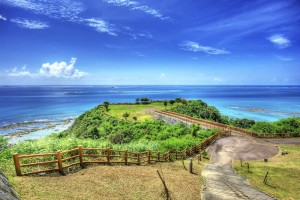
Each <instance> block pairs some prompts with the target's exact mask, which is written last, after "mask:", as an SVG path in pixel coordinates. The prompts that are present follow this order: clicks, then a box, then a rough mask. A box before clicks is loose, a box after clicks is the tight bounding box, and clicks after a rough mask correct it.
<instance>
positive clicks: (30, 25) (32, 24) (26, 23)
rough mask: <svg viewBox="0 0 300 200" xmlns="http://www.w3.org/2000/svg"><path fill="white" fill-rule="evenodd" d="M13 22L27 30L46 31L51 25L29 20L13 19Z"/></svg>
mask: <svg viewBox="0 0 300 200" xmlns="http://www.w3.org/2000/svg"><path fill="white" fill-rule="evenodd" d="M10 21H11V22H14V23H16V24H17V25H18V26H19V27H21V28H27V29H45V28H48V27H49V25H48V24H47V23H45V22H42V21H35V20H28V19H11V20H10Z"/></svg>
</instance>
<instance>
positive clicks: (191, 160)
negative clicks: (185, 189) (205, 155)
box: [189, 158, 193, 174]
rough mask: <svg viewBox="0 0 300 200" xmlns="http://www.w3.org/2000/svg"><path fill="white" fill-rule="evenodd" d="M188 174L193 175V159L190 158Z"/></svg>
mask: <svg viewBox="0 0 300 200" xmlns="http://www.w3.org/2000/svg"><path fill="white" fill-rule="evenodd" d="M189 169H190V170H189V171H190V173H191V174H192V173H193V158H190V168H189Z"/></svg>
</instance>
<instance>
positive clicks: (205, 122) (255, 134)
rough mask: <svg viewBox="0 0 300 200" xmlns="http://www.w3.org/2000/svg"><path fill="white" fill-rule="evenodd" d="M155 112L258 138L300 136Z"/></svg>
mask: <svg viewBox="0 0 300 200" xmlns="http://www.w3.org/2000/svg"><path fill="white" fill-rule="evenodd" d="M155 112H156V113H158V114H162V115H166V116H169V117H174V118H177V119H180V120H182V121H184V122H187V123H194V124H198V125H200V126H202V127H206V128H216V129H220V130H223V131H229V132H232V131H236V132H239V133H243V134H245V135H248V136H252V137H257V138H290V137H299V136H300V133H296V132H294V133H282V134H272V133H265V134H258V133H255V132H253V131H250V130H247V129H243V128H239V127H235V126H231V125H227V124H222V123H218V122H212V121H208V120H205V119H200V118H194V117H190V116H187V115H183V114H179V113H175V112H170V111H164V110H156V111H155Z"/></svg>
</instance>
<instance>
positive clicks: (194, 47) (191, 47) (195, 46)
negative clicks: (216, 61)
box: [179, 41, 230, 55]
mask: <svg viewBox="0 0 300 200" xmlns="http://www.w3.org/2000/svg"><path fill="white" fill-rule="evenodd" d="M179 46H180V47H181V48H182V49H183V50H185V51H193V52H204V53H207V54H212V55H219V54H229V53H230V52H229V51H226V50H222V49H217V48H213V47H209V46H202V45H201V44H199V43H197V42H193V41H184V42H182V43H180V44H179Z"/></svg>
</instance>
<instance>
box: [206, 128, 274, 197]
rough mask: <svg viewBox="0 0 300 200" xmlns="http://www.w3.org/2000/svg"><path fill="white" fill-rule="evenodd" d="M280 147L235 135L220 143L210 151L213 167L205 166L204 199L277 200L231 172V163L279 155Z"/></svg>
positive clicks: (218, 141)
mask: <svg viewBox="0 0 300 200" xmlns="http://www.w3.org/2000/svg"><path fill="white" fill-rule="evenodd" d="M278 150H279V149H278V147H277V146H276V145H274V144H271V143H268V142H264V141H262V140H259V139H256V138H252V137H249V136H245V135H242V134H239V133H233V134H232V135H231V136H229V137H226V138H221V139H219V140H217V141H216V142H215V143H214V144H213V145H211V146H210V147H209V149H208V153H209V154H211V156H212V157H211V164H208V165H206V166H205V168H204V170H203V171H202V176H203V177H204V178H205V187H204V189H203V191H202V199H206V200H219V199H220V200H225V199H230V200H231V199H232V200H233V199H251V200H252V199H253V200H255V199H257V200H269V199H270V200H271V199H275V198H273V197H270V196H268V195H267V194H265V193H263V192H261V191H259V190H257V189H255V188H253V187H251V186H250V185H249V184H248V181H247V179H245V178H243V177H241V176H240V175H238V174H236V173H235V172H234V170H233V169H232V160H240V159H242V160H257V159H264V158H269V157H272V156H275V155H277V153H278Z"/></svg>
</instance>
